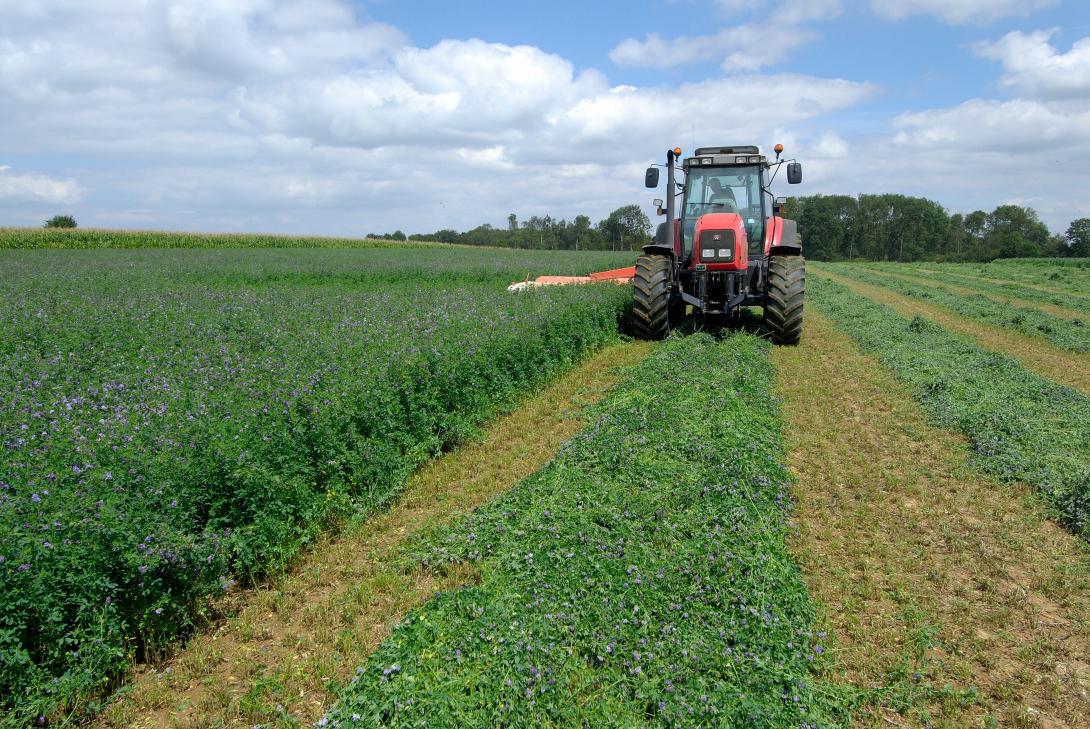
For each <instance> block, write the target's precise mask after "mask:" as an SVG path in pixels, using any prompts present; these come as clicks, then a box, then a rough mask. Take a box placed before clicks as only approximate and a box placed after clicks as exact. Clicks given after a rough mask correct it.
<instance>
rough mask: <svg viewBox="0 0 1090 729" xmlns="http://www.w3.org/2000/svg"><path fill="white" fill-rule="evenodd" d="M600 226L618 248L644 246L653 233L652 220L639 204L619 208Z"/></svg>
mask: <svg viewBox="0 0 1090 729" xmlns="http://www.w3.org/2000/svg"><path fill="white" fill-rule="evenodd" d="M598 227H599V229H600V230H601V231H602V232H603V233H604V234H605V235H606V236H607V237H608V239H609V240H610V241H611V242H613V243H615V244H616V245H615V246H613V247H616V248H617V249H618V250H625V249H632V248H634V247H635V246H636V245H637V244H639V245H641V246H642V245H643V244H644V243H645V242H646V239H647V238H648V237H649V236H650V235H651V221H650V220H648V218H647V214H646V213H645V212H643V209H642V208H640V206H639V205H625V206H624V207H620V208H617V209H616V210H614V211H613V212H612V213H610V214H609V217H607V218H606V219H605V220H603V221H602V222H601V223H599V224H598Z"/></svg>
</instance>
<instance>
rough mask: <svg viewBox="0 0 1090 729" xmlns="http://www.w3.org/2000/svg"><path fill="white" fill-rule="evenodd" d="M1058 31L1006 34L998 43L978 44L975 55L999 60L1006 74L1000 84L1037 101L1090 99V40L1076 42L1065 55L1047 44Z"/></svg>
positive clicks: (1084, 39) (1050, 44)
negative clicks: (1037, 98) (1046, 99)
mask: <svg viewBox="0 0 1090 729" xmlns="http://www.w3.org/2000/svg"><path fill="white" fill-rule="evenodd" d="M1057 32H1058V30H1047V31H1036V32H1033V33H1023V32H1021V31H1015V32H1013V33H1008V34H1007V35H1005V36H1003V37H1002V38H1000V39H999V40H997V41H994V42H991V43H979V44H977V45H976V46H975V50H976V52H977V53H978V54H979V55H980V56H982V57H984V58H990V59H992V60H996V61H1000V62H1002V64H1003V69H1004V71H1005V72H1006V73H1004V74H1003V78H1002V79H1001V80H1000V83H1001V84H1002V85H1003V86H1005V87H1008V88H1010V89H1013V90H1014V91H1016V92H1018V93H1020V94H1023V95H1027V96H1031V97H1039V98H1054V99H1073V98H1083V99H1085V98H1087V97H1090V38H1083V39H1082V40H1079V41H1077V42H1076V43H1075V44H1074V45H1073V46H1072V47H1071V50H1069V51H1068V52H1066V53H1060V52H1059V51H1058V50H1057V49H1056V47H1055V46H1053V45H1052V43H1051V42H1050V41H1051V39H1052V37H1053V36H1054V35H1056V33H1057Z"/></svg>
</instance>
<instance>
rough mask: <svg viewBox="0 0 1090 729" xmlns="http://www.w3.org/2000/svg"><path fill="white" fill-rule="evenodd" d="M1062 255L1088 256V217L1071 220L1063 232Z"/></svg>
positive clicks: (1089, 236) (1089, 230) (1089, 223)
mask: <svg viewBox="0 0 1090 729" xmlns="http://www.w3.org/2000/svg"><path fill="white" fill-rule="evenodd" d="M1062 252H1063V254H1064V255H1067V256H1078V257H1080V258H1081V257H1084V256H1090V218H1079V219H1077V220H1072V221H1071V225H1069V226H1067V232H1066V233H1064V249H1063V250H1062Z"/></svg>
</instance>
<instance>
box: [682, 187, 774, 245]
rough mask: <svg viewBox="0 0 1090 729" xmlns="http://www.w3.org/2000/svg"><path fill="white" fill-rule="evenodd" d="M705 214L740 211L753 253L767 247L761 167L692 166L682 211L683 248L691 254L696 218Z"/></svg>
mask: <svg viewBox="0 0 1090 729" xmlns="http://www.w3.org/2000/svg"><path fill="white" fill-rule="evenodd" d="M705 213H738V214H739V215H741V216H742V223H743V224H744V225H745V228H746V238H748V239H749V250H750V253H751V254H753V253H756V252H759V251H760V250H761V249H762V246H763V240H762V239H763V237H764V214H763V211H762V210H761V168H760V167H756V166H754V167H707V168H704V167H690V168H689V177H688V179H687V181H686V183H685V203H684V205H683V207H682V212H681V249H682V255H683V256H688V254H689V251H690V250H691V248H692V237H693V230H694V228H696V220H697V218H699V217H700V216H701V215H704V214H705Z"/></svg>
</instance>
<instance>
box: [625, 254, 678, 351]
mask: <svg viewBox="0 0 1090 729" xmlns="http://www.w3.org/2000/svg"><path fill="white" fill-rule="evenodd" d="M672 265H673V264H672V263H671V261H670V258H669V257H668V256H640V257H639V258H637V259H636V277H635V278H634V279H632V320H633V328H634V329H635V334H636V336H637V337H639V338H640V339H665V338H666V337H667V336H668V335H669V334H670V325H671V321H670V319H671V316H670V315H671V313H673V312H671V309H672V308H674V307H671V306H670V273H671V268H672Z"/></svg>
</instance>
